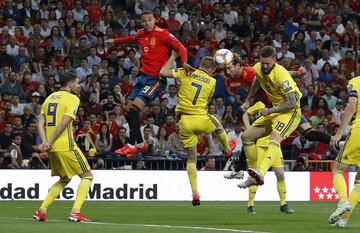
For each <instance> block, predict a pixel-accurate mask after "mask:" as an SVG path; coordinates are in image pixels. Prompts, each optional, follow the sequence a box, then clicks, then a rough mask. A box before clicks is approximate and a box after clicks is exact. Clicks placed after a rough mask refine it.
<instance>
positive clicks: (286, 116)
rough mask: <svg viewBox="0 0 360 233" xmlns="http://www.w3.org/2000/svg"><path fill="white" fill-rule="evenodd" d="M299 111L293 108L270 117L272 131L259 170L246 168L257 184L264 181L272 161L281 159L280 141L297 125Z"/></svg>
mask: <svg viewBox="0 0 360 233" xmlns="http://www.w3.org/2000/svg"><path fill="white" fill-rule="evenodd" d="M300 116H301V115H300V111H299V110H294V111H289V112H287V113H283V114H280V115H275V116H274V117H273V118H271V122H272V125H271V127H272V132H271V134H270V141H269V147H268V150H267V151H266V155H265V158H264V160H263V161H262V163H261V165H260V168H259V170H256V169H251V168H250V169H248V173H249V175H250V176H251V177H253V178H255V180H256V182H257V184H258V185H262V184H263V183H264V175H265V174H266V172H267V171H268V170H269V168H270V167H271V166H272V165H273V163H274V161H279V160H281V159H282V157H283V156H282V151H281V146H280V143H281V141H282V140H284V139H285V138H287V137H288V136H289V135H290V134H291V133H292V132H293V131H294V130H295V129H296V128H297V127H298V125H299V122H300Z"/></svg>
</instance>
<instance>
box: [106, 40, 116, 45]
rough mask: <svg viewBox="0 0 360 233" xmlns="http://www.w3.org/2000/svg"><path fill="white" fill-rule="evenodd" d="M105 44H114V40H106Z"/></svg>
mask: <svg viewBox="0 0 360 233" xmlns="http://www.w3.org/2000/svg"><path fill="white" fill-rule="evenodd" d="M105 44H108V45H110V44H114V39H108V40H105Z"/></svg>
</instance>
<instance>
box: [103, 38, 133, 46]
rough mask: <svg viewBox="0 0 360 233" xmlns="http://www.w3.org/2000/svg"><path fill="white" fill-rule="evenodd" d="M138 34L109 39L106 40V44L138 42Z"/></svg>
mask: <svg viewBox="0 0 360 233" xmlns="http://www.w3.org/2000/svg"><path fill="white" fill-rule="evenodd" d="M136 41H137V40H136V36H125V37H119V38H116V39H108V40H106V41H105V44H109V45H112V44H122V43H133V42H136Z"/></svg>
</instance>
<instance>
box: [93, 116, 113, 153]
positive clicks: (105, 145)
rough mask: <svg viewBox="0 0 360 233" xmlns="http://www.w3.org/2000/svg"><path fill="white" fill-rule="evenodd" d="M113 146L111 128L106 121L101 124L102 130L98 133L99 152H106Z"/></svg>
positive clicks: (97, 146)
mask: <svg viewBox="0 0 360 233" xmlns="http://www.w3.org/2000/svg"><path fill="white" fill-rule="evenodd" d="M111 147H112V135H111V133H110V130H109V126H108V125H107V124H106V123H102V124H101V126H100V132H99V133H97V134H96V150H97V151H98V152H99V153H106V152H108V151H110V149H111Z"/></svg>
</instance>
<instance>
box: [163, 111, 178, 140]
mask: <svg viewBox="0 0 360 233" xmlns="http://www.w3.org/2000/svg"><path fill="white" fill-rule="evenodd" d="M161 128H163V129H164V130H165V136H166V137H169V135H170V134H172V133H173V132H174V131H175V120H174V115H172V114H170V115H167V116H166V122H165V123H164V124H163V125H162V126H161Z"/></svg>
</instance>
